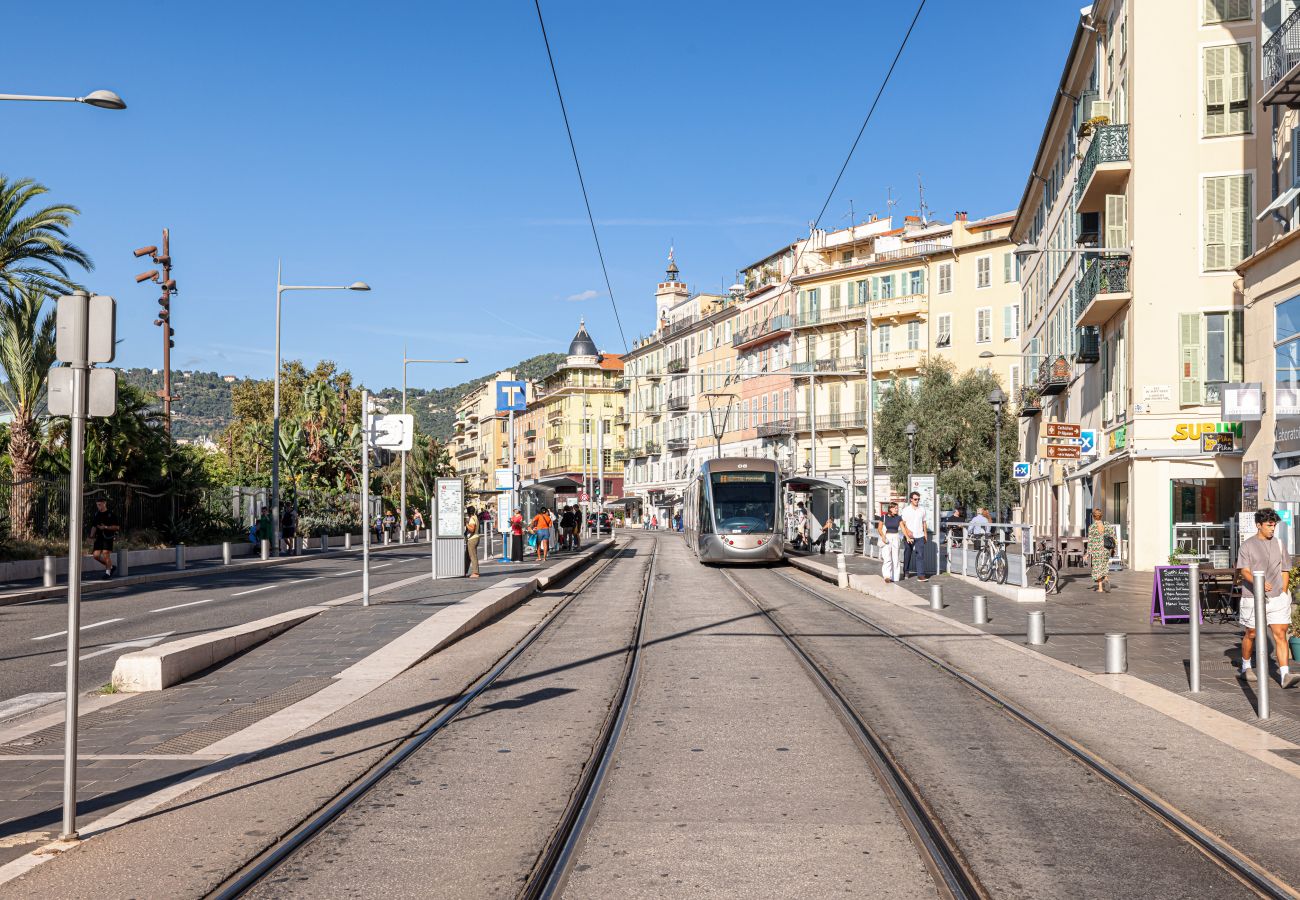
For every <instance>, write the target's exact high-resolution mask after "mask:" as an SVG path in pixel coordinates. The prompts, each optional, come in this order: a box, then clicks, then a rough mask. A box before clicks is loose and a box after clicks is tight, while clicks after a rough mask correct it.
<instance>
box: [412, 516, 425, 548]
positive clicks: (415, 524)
mask: <svg viewBox="0 0 1300 900" xmlns="http://www.w3.org/2000/svg"><path fill="white" fill-rule="evenodd" d="M411 527H412V528H414V529H415V539H416V540H417V541H418V540H419V539H420V535H421V534H423V533H424V514H423V513H422V512H420V511H419V510H418V509H417V510H416V511H415V512H414V513H413V514H412V515H411Z"/></svg>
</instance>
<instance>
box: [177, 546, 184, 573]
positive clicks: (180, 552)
mask: <svg viewBox="0 0 1300 900" xmlns="http://www.w3.org/2000/svg"><path fill="white" fill-rule="evenodd" d="M184 568H185V545H184V544H177V545H176V571H177V572H180V571H182V570H183V569H184Z"/></svg>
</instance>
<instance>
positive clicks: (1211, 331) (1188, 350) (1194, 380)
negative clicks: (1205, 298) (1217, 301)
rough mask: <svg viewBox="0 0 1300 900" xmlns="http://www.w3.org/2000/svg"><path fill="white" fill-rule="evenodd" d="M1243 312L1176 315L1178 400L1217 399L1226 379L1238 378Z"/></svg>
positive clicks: (1200, 401)
mask: <svg viewBox="0 0 1300 900" xmlns="http://www.w3.org/2000/svg"><path fill="white" fill-rule="evenodd" d="M1242 323H1243V311H1242V310H1239V309H1238V310H1232V311H1231V312H1229V311H1226V310H1224V311H1218V312H1208V313H1180V314H1179V316H1178V340H1179V363H1178V402H1179V403H1180V404H1181V405H1183V406H1203V405H1207V404H1215V403H1218V402H1219V397H1220V388H1221V387H1222V386H1223V383H1224V382H1227V381H1241V379H1242V375H1243V368H1244V366H1243V365H1242V363H1243V359H1244V344H1245V340H1244V338H1245V335H1244V331H1245V329H1244V328H1243V324H1242Z"/></svg>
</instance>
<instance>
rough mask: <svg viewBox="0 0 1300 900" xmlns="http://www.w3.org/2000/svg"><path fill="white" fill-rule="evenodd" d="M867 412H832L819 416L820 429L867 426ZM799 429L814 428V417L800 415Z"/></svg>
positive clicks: (839, 429) (836, 429)
mask: <svg viewBox="0 0 1300 900" xmlns="http://www.w3.org/2000/svg"><path fill="white" fill-rule="evenodd" d="M866 427H867V414H866V413H865V412H856V411H855V412H845V413H832V414H830V415H826V416H817V430H818V431H843V430H845V429H851V428H866ZM799 430H800V431H811V430H812V417H811V416H808V415H803V416H800V417H799Z"/></svg>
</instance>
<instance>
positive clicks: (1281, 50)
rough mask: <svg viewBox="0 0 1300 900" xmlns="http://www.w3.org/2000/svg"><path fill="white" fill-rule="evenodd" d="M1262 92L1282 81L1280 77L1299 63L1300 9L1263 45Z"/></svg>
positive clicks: (1288, 17)
mask: <svg viewBox="0 0 1300 900" xmlns="http://www.w3.org/2000/svg"><path fill="white" fill-rule="evenodd" d="M1263 57H1264V90H1268V89H1269V88H1271V87H1273V86H1274V85H1275V84H1277V83H1278V82H1279V81H1281V80H1282V76H1283V75H1285V74H1286V73H1287V72H1289V71H1291V69H1292V68H1293V67H1294V66H1295V65H1296V63H1300V7H1297V8H1296V10H1295V11H1294V12H1292V13H1291V15H1289V16H1287V19H1286V21H1285V22H1283V23H1282V24H1281V25H1280V26H1279V27H1278V29H1277V31H1275V32H1273V36H1272V37H1271V38H1269V39H1268V41H1267V42H1266V43H1265V44H1264V50H1263Z"/></svg>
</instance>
